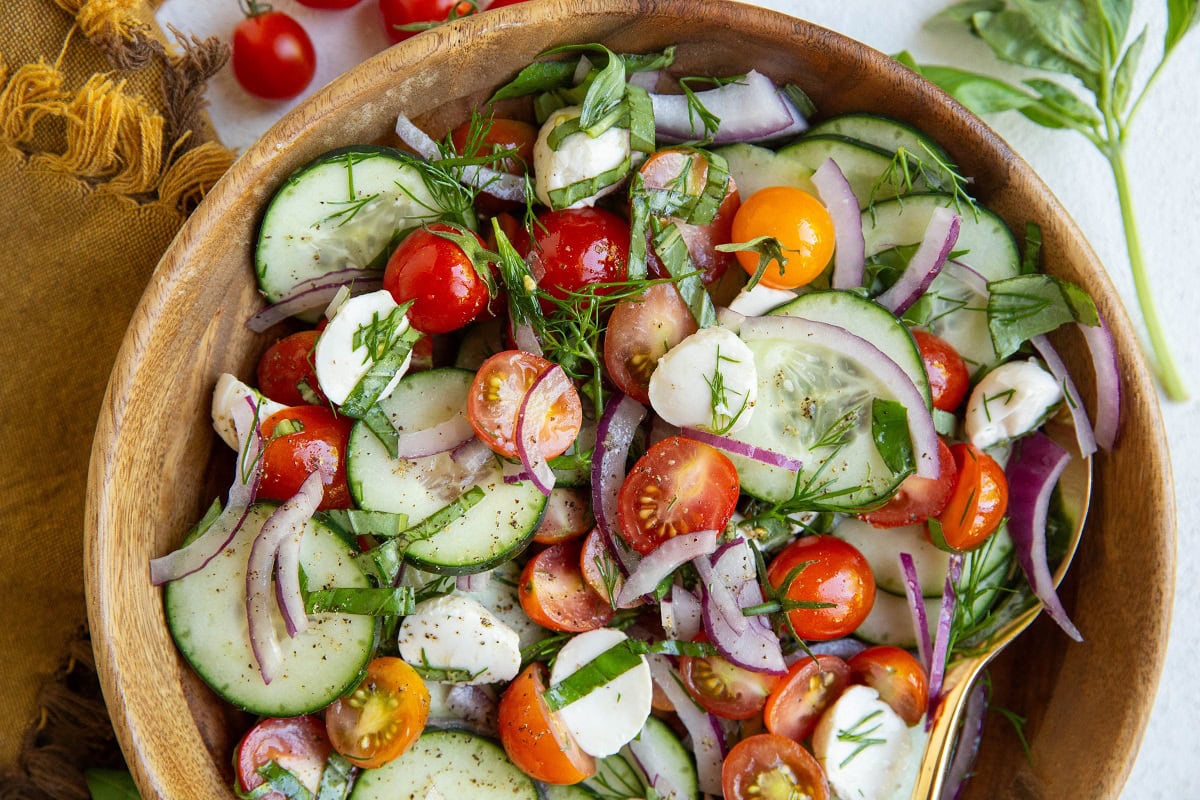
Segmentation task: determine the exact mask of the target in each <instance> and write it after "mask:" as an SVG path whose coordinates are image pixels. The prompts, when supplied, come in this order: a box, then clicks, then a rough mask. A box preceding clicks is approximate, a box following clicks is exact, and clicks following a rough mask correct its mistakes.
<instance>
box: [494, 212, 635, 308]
mask: <svg viewBox="0 0 1200 800" xmlns="http://www.w3.org/2000/svg"><path fill="white" fill-rule="evenodd" d="M533 236H534V238H533V240H532V241H531V240H530V238H529V234H528V232H527V231H526V230H525V229H524V228H522V229H521V230H520V231H519V232H518V234H517V239H516V241H514V242H513V246H515V247H516V248H517V251H518V252H519V253H520V254H521V255H522V256H524V257H525V258H526V259H527V260H528V261H529V262H530V264H531V267H532V269H533V272H534V275H535V276H536V275H537V274H538V272H539V271H544V274H543V275H542V276H541V277H540V278H538V286H539V287H540V288H542V289H544V290H546V291H547V292H549V293H550V294H551V295H552V296H553V297H557V298H559V299H562V298H564V297H566V296H567V293H568V292H577V291H579V290H580V289H582V288H584V287H585V286H588V285H590V284H596V283H614V282H618V281H623V280H625V278H626V276H627V274H628V273H627V272H626V269H627V267H628V264H629V225H628V224H627V223H626V222H625V220H623V219H621V218H620V217H618V216H617V215H616V214H613V213H611V212H609V211H604V210H603V209H599V208H567V209H563V210H562V211H545V212H542V213H541V214H538V217H537V222H536V223H534V226H533ZM613 291H615V289H611V288H610V289H600V290H597V292H598V293H599V294H609V293H611V292H613ZM551 306H552V304H551V303H550V302H549V301H546V302H544V303H543V304H542V307H543V308H544V309H546V310H549V309H550V308H551Z"/></svg>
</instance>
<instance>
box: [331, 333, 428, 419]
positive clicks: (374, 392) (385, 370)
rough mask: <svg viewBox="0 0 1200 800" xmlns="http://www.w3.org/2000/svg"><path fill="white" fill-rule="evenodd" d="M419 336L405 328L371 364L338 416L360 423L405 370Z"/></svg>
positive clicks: (340, 408) (419, 334)
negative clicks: (390, 384) (403, 368)
mask: <svg viewBox="0 0 1200 800" xmlns="http://www.w3.org/2000/svg"><path fill="white" fill-rule="evenodd" d="M421 335H422V334H421V332H420V331H419V330H417V329H416V328H408V329H407V330H405V331H404V333H402V334H400V336H398V337H397V338H396V340H395V341H393V342H392V343H391V345H390V346H389V348H388V351H387V352H386V353H384V355H383V357H382V358H380V359H378V360H376V361H374V362H372V364H371V366H370V368H369V369H368V370H367V373H366V374H365V375H363V376H362V378H361V379H360V380H359V382H358V383H357V384H356V385H355V387H354V388H353V389H351V390H350V394H349V396H347V397H346V401H345V402H344V403H342V405H341V406H340V407H339V409H338V410H339V411H340V413H342V414H344V415H345V416H347V417H354V418H355V419H362V418H363V417H365V416H366V415H367V413H368V412H369V411H370V410H371V408H372V407H373V406H375V404H376V403H377V402H378V401H379V398H380V397H381V396H382V395H383V390H384V389H386V388H387V387H388V384H389V383H391V382H392V379H393V378H395V377H396V373H397V372H399V371H400V368H401V367H403V366H404V362H405V361H406V360H407V359H408V356H409V354H410V353H412V347H413V345H414V344H416V342H417V340H418V339H420V338H421Z"/></svg>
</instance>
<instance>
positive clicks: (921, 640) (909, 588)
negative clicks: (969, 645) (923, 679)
mask: <svg viewBox="0 0 1200 800" xmlns="http://www.w3.org/2000/svg"><path fill="white" fill-rule="evenodd" d="M900 570H901V571H902V572H903V573H904V596H905V597H907V598H908V608H909V610H910V611H911V612H912V621H913V631H914V633H915V635H916V637H917V654H918V655H919V656H920V658H921V664H922V665H923V666H924V667H925V672H927V673H928V672H929V668H930V666H931V665H932V663H933V644H932V643H931V642H930V641H929V620H928V619H926V617H925V600H924V597H923V596H922V594H921V582H920V580H918V578H917V566H916V564H915V563H914V562H913V557H912V555H911V554H909V553H901V554H900Z"/></svg>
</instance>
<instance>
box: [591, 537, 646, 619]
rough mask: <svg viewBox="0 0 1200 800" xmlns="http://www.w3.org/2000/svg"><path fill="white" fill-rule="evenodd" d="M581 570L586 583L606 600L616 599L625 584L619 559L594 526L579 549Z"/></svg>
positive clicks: (638, 601) (640, 603)
mask: <svg viewBox="0 0 1200 800" xmlns="http://www.w3.org/2000/svg"><path fill="white" fill-rule="evenodd" d="M579 571H580V572H581V573H582V574H583V581H584V583H586V584H587V585H588V586H590V587H592V591H593V592H595V593H596V594H598V595H599V596H600V597H603V598H604V599H605V600H609V599H610V598H611V599H613V600H615V599H616V598H617V596H618V595H619V594H621V588H622V587H624V586H625V576H624V575H623V574H622V573H621V567H620V566H618V565H617V560H616V559H615V558H614V557H613V554H612V553H611V552H610V551H609V549H608V545H607V544H605V542H604V535H603V534H602V533H600V529H599V528H592V529H591V530H590V531H588V535H587V536H585V537H583V546H582V548H581V549H580V551H579ZM643 602H645V601H643V600H641V599H638V600H636V601H635V602H634V603H633V605H642V603H643ZM610 605H611V603H610Z"/></svg>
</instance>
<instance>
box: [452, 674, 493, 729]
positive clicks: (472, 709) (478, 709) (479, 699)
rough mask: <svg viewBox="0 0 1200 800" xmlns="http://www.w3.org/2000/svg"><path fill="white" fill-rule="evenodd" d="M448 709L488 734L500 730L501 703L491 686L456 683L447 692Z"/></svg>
mask: <svg viewBox="0 0 1200 800" xmlns="http://www.w3.org/2000/svg"><path fill="white" fill-rule="evenodd" d="M446 709H447V710H448V711H449V712H450V713H451V714H454V715H455V716H456V717H458V718H459V719H461V720H463V721H464V722H466V723H467V724H469V725H471V726H472V728H473V729H475V730H476V731H480V732H483V733H485V734H486V735H488V736H495V735H496V733H497V732H498V730H499V722H500V703H499V700H497V698H496V690H495V689H493V688H492V687H490V686H478V685H466V684H461V683H460V684H455V685H454V686H452V687H450V691H449V692H447V694H446Z"/></svg>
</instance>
